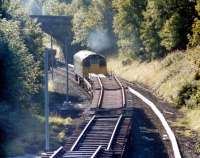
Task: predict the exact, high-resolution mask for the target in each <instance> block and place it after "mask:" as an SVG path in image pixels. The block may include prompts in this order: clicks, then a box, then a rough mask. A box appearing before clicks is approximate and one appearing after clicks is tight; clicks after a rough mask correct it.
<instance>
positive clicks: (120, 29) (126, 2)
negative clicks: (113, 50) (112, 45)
mask: <svg viewBox="0 0 200 158" xmlns="http://www.w3.org/2000/svg"><path fill="white" fill-rule="evenodd" d="M145 7H146V0H114V1H113V8H114V10H115V13H116V14H115V15H114V20H113V29H114V32H115V34H116V35H117V38H118V42H117V43H118V48H119V51H120V52H121V53H123V54H126V55H129V56H131V57H139V58H141V59H142V58H143V57H144V56H143V44H142V41H141V39H140V31H139V30H140V26H141V22H142V20H143V15H142V11H143V10H144V9H145Z"/></svg>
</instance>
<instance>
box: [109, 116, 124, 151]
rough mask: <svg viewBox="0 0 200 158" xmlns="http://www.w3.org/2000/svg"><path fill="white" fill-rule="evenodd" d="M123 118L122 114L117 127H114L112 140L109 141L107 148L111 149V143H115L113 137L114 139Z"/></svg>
mask: <svg viewBox="0 0 200 158" xmlns="http://www.w3.org/2000/svg"><path fill="white" fill-rule="evenodd" d="M121 120H122V114H121V115H120V116H119V118H118V120H117V123H116V125H115V128H114V130H113V133H112V136H111V138H110V141H109V143H108V146H107V148H106V150H110V147H111V145H112V143H113V139H114V137H115V135H116V132H117V129H118V127H119V124H120V122H121Z"/></svg>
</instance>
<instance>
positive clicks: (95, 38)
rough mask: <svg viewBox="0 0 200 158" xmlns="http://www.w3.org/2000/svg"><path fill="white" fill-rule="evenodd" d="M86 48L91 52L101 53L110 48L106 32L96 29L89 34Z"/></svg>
mask: <svg viewBox="0 0 200 158" xmlns="http://www.w3.org/2000/svg"><path fill="white" fill-rule="evenodd" d="M87 46H88V47H89V48H90V49H92V50H93V51H97V52H101V51H104V50H106V49H109V48H111V47H112V40H111V39H110V37H109V34H108V30H105V29H97V30H94V31H92V32H91V33H90V34H89V37H88V41H87Z"/></svg>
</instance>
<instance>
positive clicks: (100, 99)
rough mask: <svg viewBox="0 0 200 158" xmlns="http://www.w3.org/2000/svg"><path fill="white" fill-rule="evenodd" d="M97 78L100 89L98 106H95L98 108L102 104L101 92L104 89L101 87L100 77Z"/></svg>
mask: <svg viewBox="0 0 200 158" xmlns="http://www.w3.org/2000/svg"><path fill="white" fill-rule="evenodd" d="M97 78H98V82H99V85H100V87H101V90H100V96H99V100H98V104H97V106H98V108H100V107H101V104H102V100H103V91H104V88H103V85H102V82H101V79H100V77H99V76H98V77H97Z"/></svg>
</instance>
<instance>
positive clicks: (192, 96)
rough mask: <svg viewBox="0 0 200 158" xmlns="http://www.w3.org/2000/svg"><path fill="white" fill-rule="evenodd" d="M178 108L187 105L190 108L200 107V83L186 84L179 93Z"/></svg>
mask: <svg viewBox="0 0 200 158" xmlns="http://www.w3.org/2000/svg"><path fill="white" fill-rule="evenodd" d="M177 104H178V107H181V106H182V105H186V106H187V107H189V108H194V107H200V82H199V81H194V83H190V84H186V85H185V86H183V87H182V89H181V90H180V92H179V95H178V100H177Z"/></svg>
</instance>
